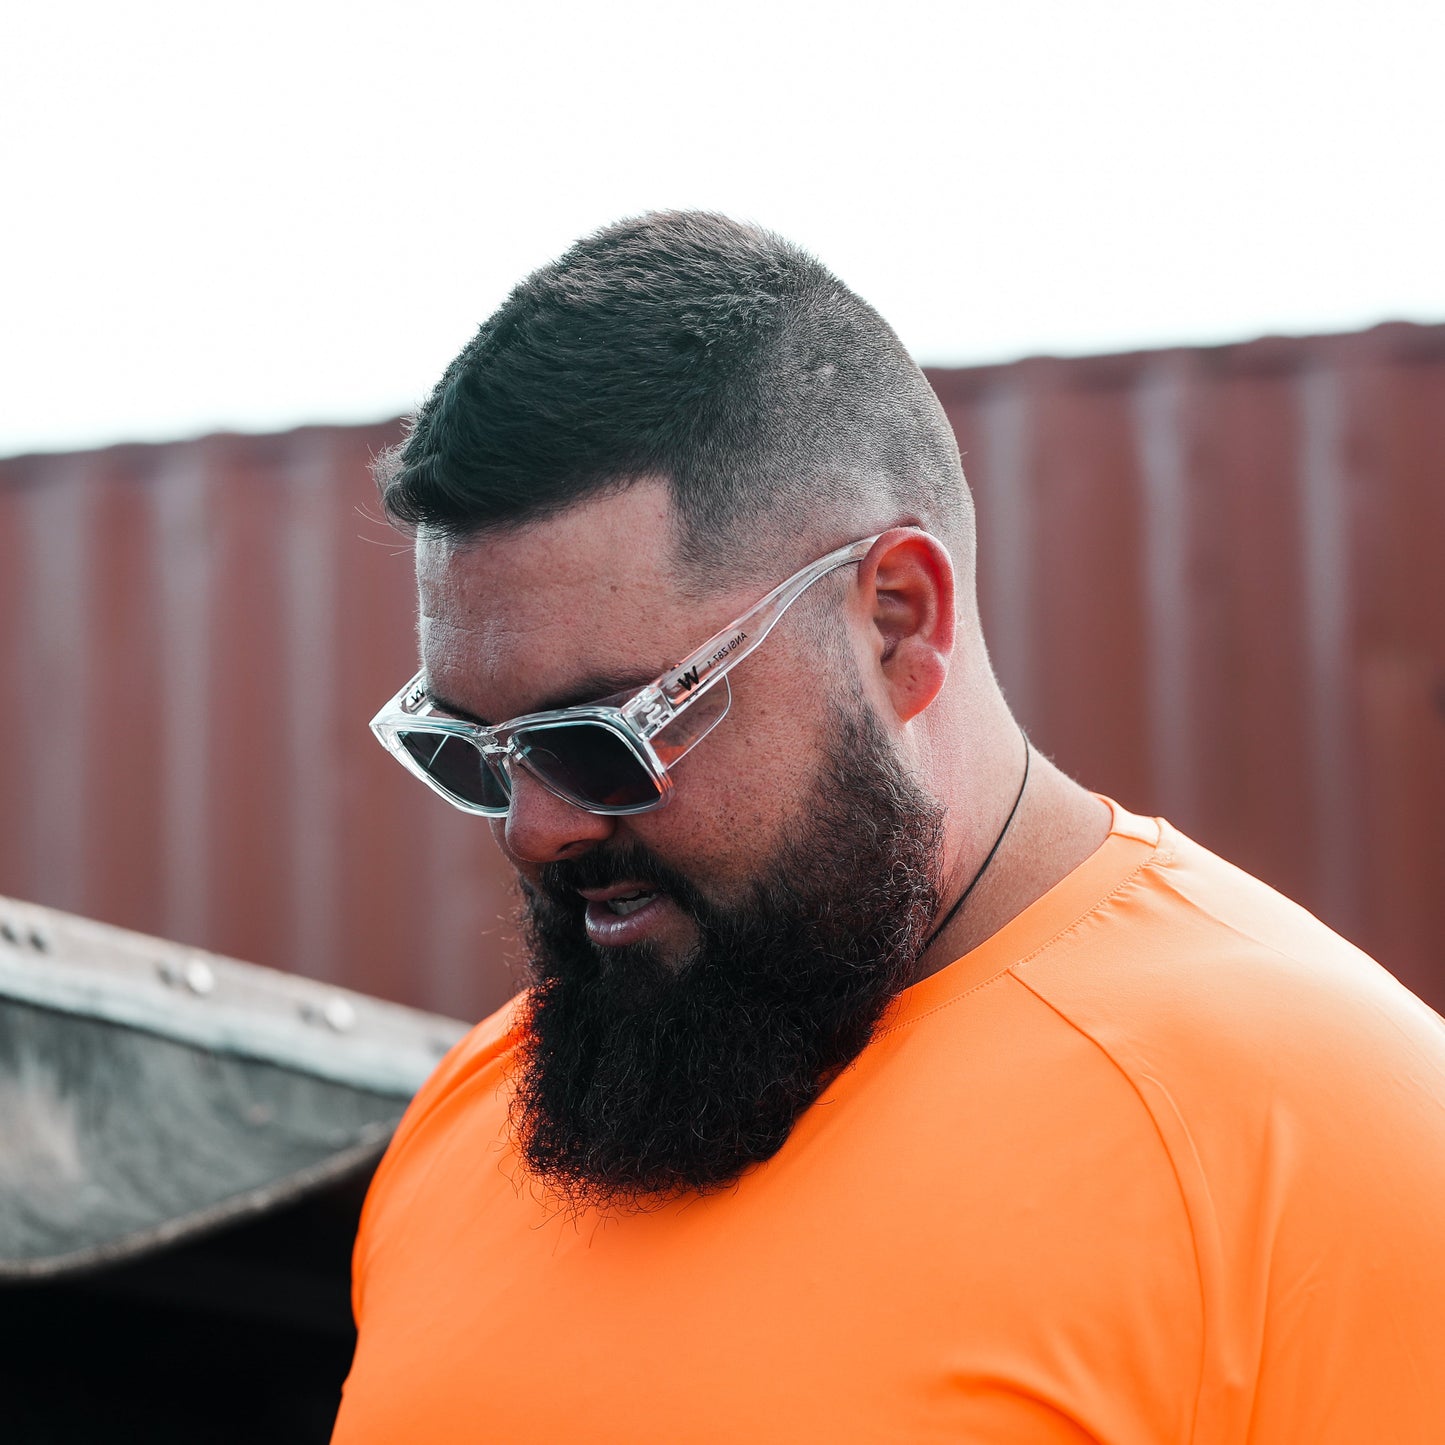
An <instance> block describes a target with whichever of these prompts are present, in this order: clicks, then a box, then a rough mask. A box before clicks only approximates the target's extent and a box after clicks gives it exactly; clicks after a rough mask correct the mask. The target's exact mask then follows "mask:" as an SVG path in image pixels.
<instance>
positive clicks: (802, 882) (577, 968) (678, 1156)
mask: <svg viewBox="0 0 1445 1445" xmlns="http://www.w3.org/2000/svg"><path fill="white" fill-rule="evenodd" d="M830 736H831V737H832V739H833V742H832V746H831V747H830V749H829V751H828V753H827V755H826V756H825V757H824V758H823V759H822V761H821V765H820V767H819V770H818V773H817V776H816V778H815V781H814V785H813V788H812V792H811V797H810V800H809V805H808V806H807V807H805V808H804V809H803V810H801V812H800V816H799V818H798V820H797V822H796V825H795V826H794V827H793V828H792V829H791V831H790V833H789V835H788V836H787V838H786V839H785V841H784V842H783V844H782V845H781V847H780V848H779V849H778V850H777V853H776V855H775V856H774V857H773V858H771V859H768V860H765V861H764V862H763V863H762V864H760V865H759V866H758V868H757V869H756V871H755V874H754V877H753V879H752V881H751V883H750V884H749V885H748V887H747V889H746V892H745V896H744V897H743V898H742V899H741V900H740V901H739V902H737V903H736V904H729V905H727V906H723V905H719V904H715V903H713V902H711V901H709V899H708V898H707V897H706V896H705V895H704V894H703V893H702V891H701V890H700V889H699V888H698V887H697V886H696V884H695V883H694V882H693V881H692V880H690V879H688V878H687V877H685V876H683V875H682V874H680V873H678V872H676V871H674V870H673V869H671V868H669V867H668V866H667V865H666V864H665V863H664V862H663V861H662V860H660V859H657V858H655V857H653V856H652V855H651V854H650V853H649V852H647V851H646V850H644V849H641V848H639V847H637V846H630V847H626V848H623V849H618V850H606V851H603V850H594V851H593V852H591V853H588V854H586V855H584V856H583V857H582V858H580V859H577V860H574V861H571V862H563V863H553V864H548V865H546V866H545V867H544V868H543V869H542V871H541V875H540V878H539V880H538V884H537V886H536V887H535V888H534V889H532V890H531V891H530V894H529V896H528V897H527V899H526V902H525V905H524V916H523V926H524V932H525V935H526V938H527V942H528V947H529V953H530V960H531V962H530V967H531V973H532V980H533V982H532V988H531V989H530V991H529V993H528V995H527V998H526V1002H525V1004H524V1013H523V1032H522V1044H521V1047H520V1049H519V1051H518V1053H517V1055H516V1060H515V1064H514V1072H513V1078H512V1086H513V1097H512V1104H511V1125H512V1131H513V1136H514V1139H515V1141H516V1144H517V1147H518V1149H519V1152H520V1154H521V1157H522V1159H523V1161H524V1163H525V1165H526V1167H527V1170H528V1172H529V1173H530V1174H531V1175H532V1177H533V1178H534V1179H535V1180H536V1181H537V1182H538V1183H539V1184H540V1185H541V1187H542V1189H543V1191H544V1193H545V1194H546V1195H547V1196H549V1197H550V1198H551V1199H552V1200H553V1201H554V1202H556V1203H558V1204H560V1205H561V1206H562V1207H564V1208H565V1209H567V1210H568V1211H569V1212H580V1211H582V1210H584V1209H594V1210H600V1211H603V1212H631V1211H637V1210H644V1209H648V1208H655V1207H660V1206H661V1205H663V1204H665V1203H667V1202H668V1201H670V1200H673V1199H676V1198H679V1197H682V1196H685V1195H688V1194H705V1193H710V1192H714V1191H716V1190H719V1189H722V1188H726V1187H727V1186H729V1185H730V1184H732V1183H733V1182H734V1181H736V1180H737V1179H738V1178H739V1176H740V1175H742V1174H743V1173H744V1172H745V1171H746V1170H747V1169H748V1168H750V1167H752V1166H754V1165H757V1164H760V1163H762V1162H764V1161H766V1160H767V1159H770V1158H772V1157H773V1155H774V1154H776V1153H777V1151H778V1150H779V1149H780V1148H781V1147H782V1146H783V1144H784V1143H785V1142H786V1140H787V1138H788V1135H789V1134H790V1133H791V1131H792V1128H793V1125H794V1124H795V1123H796V1122H797V1119H798V1117H799V1116H800V1115H801V1114H802V1113H803V1112H804V1111H805V1110H806V1109H807V1108H808V1107H809V1106H810V1105H811V1104H812V1103H813V1102H814V1101H815V1100H816V1099H817V1098H818V1096H819V1095H820V1094H821V1093H822V1092H823V1090H824V1089H825V1088H826V1087H827V1086H828V1084H829V1083H831V1082H832V1080H833V1079H834V1078H836V1077H837V1075H838V1074H839V1073H840V1072H841V1071H842V1070H843V1069H844V1068H846V1067H847V1065H848V1064H849V1063H850V1062H851V1061H852V1060H853V1059H854V1058H855V1057H856V1056H857V1055H858V1053H859V1052H861V1050H862V1049H863V1048H864V1047H865V1046H866V1045H867V1043H868V1041H869V1039H870V1038H871V1037H872V1034H873V1031H874V1028H875V1027H876V1025H877V1023H878V1020H879V1018H880V1017H881V1016H882V1014H883V1012H884V1010H885V1009H886V1008H887V1006H888V1004H889V1002H890V1001H891V1000H892V999H893V998H894V997H895V995H896V994H898V993H899V992H900V991H901V990H902V989H903V988H904V987H906V986H907V984H908V983H909V982H911V981H912V977H913V973H914V970H915V967H916V964H917V960H918V958H919V956H920V955H921V954H922V951H923V947H924V943H925V941H926V938H927V934H928V930H929V928H930V926H931V923H932V920H933V918H934V917H935V915H936V913H937V909H938V900H939V877H940V869H941V851H942V839H943V810H942V807H941V806H940V805H939V804H938V803H937V802H936V801H935V800H933V799H932V798H930V797H928V796H927V794H925V793H924V792H923V791H922V790H921V789H920V788H919V787H918V786H917V784H916V783H915V782H914V781H913V780H912V779H911V778H910V777H909V776H908V774H907V773H906V771H905V770H904V768H903V766H902V764H901V763H900V762H899V760H898V759H897V757H896V755H895V754H894V752H893V750H892V747H891V745H890V744H889V741H888V739H887V737H886V735H884V734H883V732H882V729H881V728H880V727H879V725H878V723H877V722H876V720H875V719H874V718H873V716H872V714H871V712H869V711H868V710H867V708H866V706H864V705H863V704H862V702H861V700H859V701H858V702H857V704H856V706H855V707H854V708H853V709H852V710H844V709H843V708H841V707H839V708H838V717H837V720H836V723H835V726H834V727H833V729H832V730H831V733H830ZM624 879H625V880H632V881H636V882H639V883H644V884H647V885H649V886H652V887H656V888H658V889H660V890H662V891H665V892H667V893H668V894H669V895H670V896H671V897H672V898H673V900H674V901H675V902H676V903H677V904H678V906H679V907H681V908H683V909H684V910H685V911H686V912H687V913H689V914H690V915H691V916H692V917H693V919H694V920H695V921H696V924H697V927H698V931H699V938H700V942H699V944H698V946H697V948H696V950H695V951H694V952H693V954H692V955H691V957H689V958H688V959H686V960H685V961H683V962H682V963H681V964H677V963H673V964H669V963H667V962H665V961H664V960H662V959H661V958H660V957H658V955H657V953H656V951H655V950H653V949H651V948H650V947H649V946H648V945H641V946H637V947H628V948H618V949H607V950H603V949H598V948H596V947H594V946H593V945H592V944H591V943H590V942H589V941H588V940H587V937H586V934H585V931H584V927H583V921H582V912H583V907H584V906H585V905H584V904H583V901H582V900H581V898H580V897H579V895H578V893H577V891H576V890H577V889H578V888H584V887H604V886H606V885H607V884H609V883H612V882H615V881H620V880H624Z"/></svg>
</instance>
